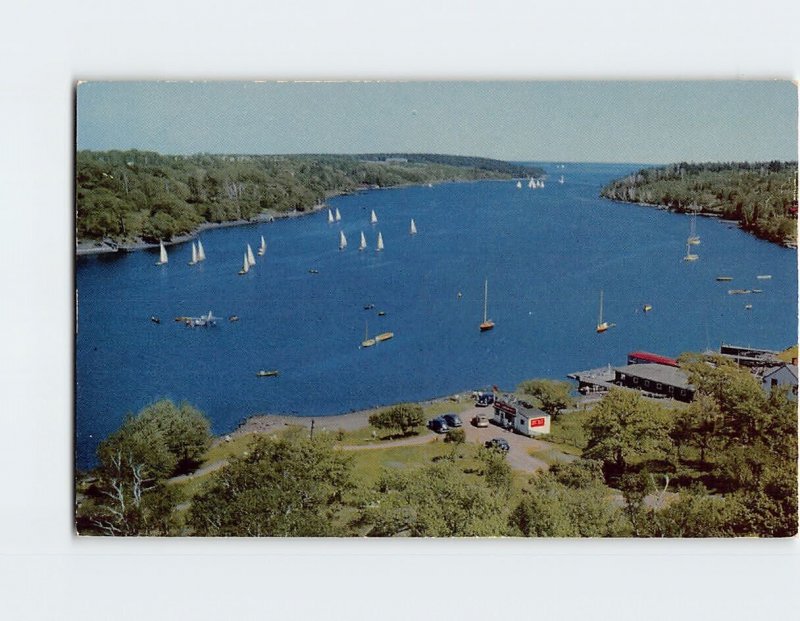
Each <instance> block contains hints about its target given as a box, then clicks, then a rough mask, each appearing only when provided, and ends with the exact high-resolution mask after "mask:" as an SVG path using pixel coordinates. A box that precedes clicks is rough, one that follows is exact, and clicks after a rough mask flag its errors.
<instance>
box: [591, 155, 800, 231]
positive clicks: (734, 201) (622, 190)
mask: <svg viewBox="0 0 800 621" xmlns="http://www.w3.org/2000/svg"><path fill="white" fill-rule="evenodd" d="M600 195H601V196H603V197H605V198H610V199H612V200H617V201H625V202H632V203H639V204H644V205H653V206H658V207H661V208H663V209H669V210H671V211H677V212H681V213H691V212H692V211H695V212H697V213H698V214H700V215H707V216H714V217H722V218H726V219H729V220H736V221H738V222H739V225H740V226H741V227H742V228H743V229H744V230H746V231H750V232H751V233H753V234H754V235H756V236H757V237H760V238H761V239H766V240H769V241H772V242H775V243H779V244H783V245H785V246H789V247H796V245H797V162H779V161H772V162H755V163H749V162H723V163H704V164H694V163H686V162H681V163H679V164H670V165H669V166H663V167H659V168H643V169H641V170H639V171H638V172H636V173H634V174H632V175H629V176H627V177H624V178H622V179H617V180H615V181H613V182H611V183H610V184H608V185H607V186H606V187H604V188H603V189H602V190H601V191H600Z"/></svg>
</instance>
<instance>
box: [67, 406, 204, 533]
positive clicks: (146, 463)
mask: <svg viewBox="0 0 800 621" xmlns="http://www.w3.org/2000/svg"><path fill="white" fill-rule="evenodd" d="M208 429H209V426H208V421H207V420H206V418H205V417H204V416H203V414H202V413H201V412H199V411H198V410H196V409H194V408H193V407H191V406H190V405H188V404H185V403H184V404H181V406H180V407H179V408H178V407H176V406H175V405H174V404H173V403H172V402H171V401H159V402H157V403H154V404H153V405H150V406H148V407H146V408H144V409H143V410H142V411H141V412H140V413H139V414H138V415H137V416H129V417H128V418H127V419H126V420H125V422H124V423H123V424H122V426H121V427H120V428H119V430H118V431H116V432H115V433H113V434H112V435H110V436H109V437H108V438H107V439H106V440H104V441H103V442H101V443H100V445H99V447H98V449H97V456H98V458H99V460H100V466H99V467H98V469H97V481H96V483H95V485H94V486H93V488H92V490H91V500H90V501H89V502H87V503H86V504H85V506H83V507H80V508H79V510H78V512H77V517H78V526H79V528H85V529H87V532H88V531H96V532H101V533H104V534H108V535H152V534H168V533H169V531H170V529H171V528H172V526H173V522H172V511H173V508H174V506H175V504H176V502H177V500H176V498H177V496H176V492H175V490H174V489H173V488H171V487H169V486H168V485H166V479H167V478H168V477H170V476H172V475H173V474H175V473H176V472H177V471H178V470H179V469H180V468H184V469H185V468H186V467H187V465H189V464H193V465H197V462H198V461H199V459H200V457H201V456H202V454H203V453H204V452H205V450H206V449H207V448H208V445H209V443H210V436H209V433H208Z"/></svg>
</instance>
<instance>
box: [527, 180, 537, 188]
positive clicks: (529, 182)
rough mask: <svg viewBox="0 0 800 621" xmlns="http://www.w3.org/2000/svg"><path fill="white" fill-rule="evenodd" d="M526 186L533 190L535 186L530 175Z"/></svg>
mask: <svg viewBox="0 0 800 621" xmlns="http://www.w3.org/2000/svg"><path fill="white" fill-rule="evenodd" d="M528 187H529V188H530V189H531V190H533V189H535V188H536V182H535V181H534V180H533V177H531V178H530V181H528Z"/></svg>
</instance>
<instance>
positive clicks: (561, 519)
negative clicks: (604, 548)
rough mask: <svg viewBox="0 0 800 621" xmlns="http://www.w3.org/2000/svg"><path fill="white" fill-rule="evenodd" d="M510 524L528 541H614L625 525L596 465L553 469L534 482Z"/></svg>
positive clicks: (511, 518) (586, 463)
mask: <svg viewBox="0 0 800 621" xmlns="http://www.w3.org/2000/svg"><path fill="white" fill-rule="evenodd" d="M509 524H510V526H511V528H512V529H513V530H514V532H515V533H516V534H521V535H524V536H526V537H613V536H618V535H624V534H626V532H625V523H624V520H623V518H622V514H621V512H620V510H619V508H617V507H616V505H615V504H614V503H613V502H611V498H610V490H609V489H608V488H607V487H605V485H603V477H602V472H601V470H600V466H599V464H598V463H596V462H575V463H573V464H564V465H559V466H553V467H551V468H550V471H549V472H546V473H543V474H540V475H538V476H536V477H533V478H532V479H531V489H530V490H528V493H527V494H526V495H525V497H524V498H523V500H522V501H521V502H520V503H519V504H518V505H517V506H516V507H515V508H514V510H513V511H512V512H511V516H510V518H509Z"/></svg>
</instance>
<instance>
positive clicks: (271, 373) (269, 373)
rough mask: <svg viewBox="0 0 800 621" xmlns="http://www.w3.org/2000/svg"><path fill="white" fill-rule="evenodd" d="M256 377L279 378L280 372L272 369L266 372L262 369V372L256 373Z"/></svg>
mask: <svg viewBox="0 0 800 621" xmlns="http://www.w3.org/2000/svg"><path fill="white" fill-rule="evenodd" d="M256 375H257V376H258V377H277V376H278V371H277V370H275V369H272V370H270V371H265V370H264V369H262V370H261V371H259V372H258V373H256Z"/></svg>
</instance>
